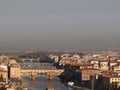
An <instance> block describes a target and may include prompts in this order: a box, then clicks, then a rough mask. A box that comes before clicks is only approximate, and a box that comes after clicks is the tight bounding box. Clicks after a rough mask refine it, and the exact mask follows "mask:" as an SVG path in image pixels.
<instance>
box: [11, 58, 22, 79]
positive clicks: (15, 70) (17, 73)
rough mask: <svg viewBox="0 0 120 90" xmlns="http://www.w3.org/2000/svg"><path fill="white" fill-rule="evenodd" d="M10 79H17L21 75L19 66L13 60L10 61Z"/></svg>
mask: <svg viewBox="0 0 120 90" xmlns="http://www.w3.org/2000/svg"><path fill="white" fill-rule="evenodd" d="M9 64H10V77H11V78H18V77H20V74H21V66H20V64H19V63H17V62H16V61H15V60H10V62H9Z"/></svg>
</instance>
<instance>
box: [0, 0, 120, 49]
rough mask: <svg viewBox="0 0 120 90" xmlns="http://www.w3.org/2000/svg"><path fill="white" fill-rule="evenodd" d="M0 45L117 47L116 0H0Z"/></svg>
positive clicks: (119, 14) (119, 5) (119, 20)
mask: <svg viewBox="0 0 120 90" xmlns="http://www.w3.org/2000/svg"><path fill="white" fill-rule="evenodd" d="M0 48H1V49H21V50H24V49H34V50H35V49H36V50H43V49H51V50H52V49H66V50H72V49H77V50H81V49H88V50H89V49H104V48H120V0H0Z"/></svg>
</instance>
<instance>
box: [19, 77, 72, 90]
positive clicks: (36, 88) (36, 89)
mask: <svg viewBox="0 0 120 90" xmlns="http://www.w3.org/2000/svg"><path fill="white" fill-rule="evenodd" d="M21 80H22V81H23V85H24V86H26V87H27V88H28V90H45V89H46V87H54V88H55V90H72V89H71V88H69V87H66V86H65V85H64V84H63V83H61V81H60V79H59V78H58V77H55V78H53V79H52V80H48V79H47V77H44V76H38V77H36V78H35V80H31V79H30V78H29V77H22V78H21Z"/></svg>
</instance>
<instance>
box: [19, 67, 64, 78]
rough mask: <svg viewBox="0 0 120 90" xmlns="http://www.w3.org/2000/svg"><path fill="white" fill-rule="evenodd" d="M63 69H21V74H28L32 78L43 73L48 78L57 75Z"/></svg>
mask: <svg viewBox="0 0 120 90" xmlns="http://www.w3.org/2000/svg"><path fill="white" fill-rule="evenodd" d="M62 72H64V69H55V70H33V69H23V70H21V76H30V77H31V78H32V79H33V80H34V78H35V76H37V75H45V76H47V77H48V79H51V78H53V77H55V76H59V75H60V74H61V73H62Z"/></svg>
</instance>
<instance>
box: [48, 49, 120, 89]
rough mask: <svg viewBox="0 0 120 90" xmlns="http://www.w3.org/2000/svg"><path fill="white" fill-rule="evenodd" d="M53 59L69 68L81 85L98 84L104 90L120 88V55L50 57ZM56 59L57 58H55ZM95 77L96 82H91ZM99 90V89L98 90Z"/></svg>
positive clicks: (100, 54)
mask: <svg viewBox="0 0 120 90" xmlns="http://www.w3.org/2000/svg"><path fill="white" fill-rule="evenodd" d="M50 56H51V58H52V59H55V58H59V59H58V63H59V65H63V66H67V67H65V69H66V68H67V69H66V70H69V71H71V72H72V74H73V75H76V76H75V77H76V80H77V81H78V82H79V83H83V82H84V83H85V84H86V85H87V83H88V82H89V84H90V86H92V84H94V85H95V84H97V83H98V87H99V88H101V89H102V88H104V90H112V89H115V88H119V87H120V54H119V53H117V52H112V51H109V52H102V53H98V54H84V55H82V56H80V55H78V54H74V55H71V54H63V55H61V56H57V55H50ZM54 57H55V58H54ZM92 77H94V82H91V80H93V78H92ZM97 90H98V89H97Z"/></svg>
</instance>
